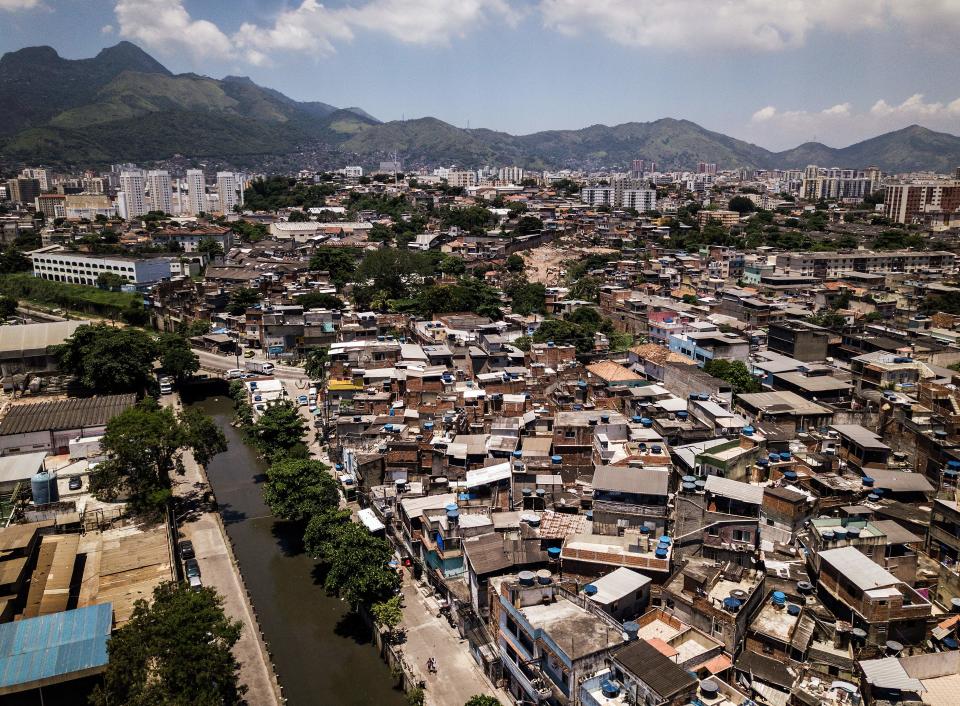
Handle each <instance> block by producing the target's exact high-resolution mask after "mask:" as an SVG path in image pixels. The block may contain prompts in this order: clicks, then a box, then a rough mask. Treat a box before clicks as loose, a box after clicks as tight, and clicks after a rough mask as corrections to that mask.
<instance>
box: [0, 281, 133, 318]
mask: <svg viewBox="0 0 960 706" xmlns="http://www.w3.org/2000/svg"><path fill="white" fill-rule="evenodd" d="M0 294H3V295H6V296H8V297H13V298H14V299H17V300H21V299H25V300H28V301H31V302H36V303H38V304H46V305H48V306H56V307H59V308H61V309H70V310H71V311H79V312H84V313H90V314H98V315H100V316H106V317H110V318H120V316H121V314H122V313H123V312H124V311H129V310H130V309H131V308H134V307H137V306H138V305H140V304H141V303H142V302H143V297H142V296H141V295H140V294H131V293H129V292H111V291H109V290H106V289H100V288H99V287H88V286H86V285H83V284H70V283H68V282H54V281H52V280H48V279H40V278H38V277H34V276H32V275H30V274H26V273H20V274H15V275H6V276H4V277H0Z"/></svg>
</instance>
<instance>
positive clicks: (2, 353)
mask: <svg viewBox="0 0 960 706" xmlns="http://www.w3.org/2000/svg"><path fill="white" fill-rule="evenodd" d="M89 323H90V322H89V321H52V322H49V323H43V324H24V325H22V326H2V327H0V358H19V357H20V356H23V355H25V354H31V355H36V354H38V353H43V352H44V351H46V350H47V348H49V347H50V346H56V345H59V344H61V343H63V342H64V341H65V340H67V339H68V338H70V336H72V335H73V333H74V331H76V330H77V329H78V328H80V327H81V326H84V325H87V324H89Z"/></svg>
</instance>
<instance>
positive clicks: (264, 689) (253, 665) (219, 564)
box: [161, 395, 280, 706]
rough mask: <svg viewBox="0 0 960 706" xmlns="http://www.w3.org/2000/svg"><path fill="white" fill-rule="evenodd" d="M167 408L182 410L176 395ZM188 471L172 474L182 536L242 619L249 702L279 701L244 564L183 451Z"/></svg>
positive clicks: (209, 581) (201, 476)
mask: <svg viewBox="0 0 960 706" xmlns="http://www.w3.org/2000/svg"><path fill="white" fill-rule="evenodd" d="M161 403H162V404H163V405H164V406H169V407H177V408H179V401H178V398H177V396H176V395H165V396H163V397H162V398H161ZM183 467H184V471H185V473H184V475H183V476H177V477H175V478H174V481H173V482H174V488H173V492H174V495H176V496H177V497H179V498H181V502H182V504H181V508H184V509H181V510H179V512H181V513H183V514H181V515H180V516H179V517H178V518H177V519H178V525H179V526H178V529H179V532H180V536H181V537H182V538H184V539H189V540H190V541H192V542H193V548H194V552H195V554H196V557H197V563H198V564H199V565H200V575H201V580H202V581H203V585H204V586H210V587H211V588H214V589H216V591H217V593H219V594H220V595H221V596H223V607H224V610H225V612H226V614H227V615H228V616H230V617H231V618H234V619H238V620H240V621H241V622H242V623H243V630H242V631H241V632H240V639H239V640H238V641H237V644H236V645H234V648H233V653H234V656H236V658H237V661H238V662H239V663H240V682H241V683H243V684H246V685H247V688H248V691H247V695H246V700H247V703H249V704H251V706H254V705H256V706H260V704H263V705H264V706H266V705H267V704H279V703H280V698H279V687H278V685H277V680H276V676H275V675H274V673H273V669H272V667H271V666H270V659H269V657H268V656H267V649H266V645H264V643H263V640H262V639H261V637H260V626H259V624H258V622H257V617H256V615H255V614H254V612H253V606H252V605H251V604H250V600H249V597H248V596H247V591H246V587H245V586H244V585H243V578H242V577H241V575H240V568H239V567H238V566H237V563H236V560H235V559H234V557H233V552H232V551H231V549H230V547H229V546H228V540H227V536H226V532H225V531H224V528H223V525H222V523H221V521H220V517H219V516H218V514H217V513H216V512H211V511H209V509H208V508H207V506H206V505H205V504H203V503H202V502H200V500H201V497H202V495H203V492H204V490H206V489H208V488H209V484H208V483H207V477H206V473H204V471H203V469H202V468H201V467H200V465H199V464H198V463H197V462H196V461H195V460H194V458H193V454H192V453H190V451H186V452H185V453H184V454H183Z"/></svg>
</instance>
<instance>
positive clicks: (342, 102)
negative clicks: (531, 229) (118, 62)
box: [0, 0, 960, 149]
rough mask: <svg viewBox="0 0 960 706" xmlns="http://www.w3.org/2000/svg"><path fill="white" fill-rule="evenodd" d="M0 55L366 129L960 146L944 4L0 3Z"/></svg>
mask: <svg viewBox="0 0 960 706" xmlns="http://www.w3.org/2000/svg"><path fill="white" fill-rule="evenodd" d="M0 22H3V24H4V26H5V30H4V31H3V32H2V33H0V51H2V52H7V51H14V50H16V49H20V48H22V47H24V46H32V45H40V44H48V45H50V46H53V47H54V48H55V49H57V51H58V52H60V53H61V54H62V55H63V56H65V57H68V58H83V57H88V56H93V55H95V54H96V53H97V52H98V51H99V50H100V49H101V48H102V47H104V46H109V45H111V44H114V43H116V42H117V41H119V40H121V39H127V40H130V41H132V42H134V43H136V44H138V45H139V46H141V47H142V48H143V49H144V50H146V51H148V52H150V53H151V54H152V55H153V56H155V57H156V58H157V59H158V60H159V61H161V62H163V63H164V64H165V65H166V66H167V67H168V68H169V69H170V70H172V71H174V72H177V73H181V72H189V71H192V72H196V73H201V74H207V75H210V76H214V77H218V78H219V77H222V76H224V75H228V74H234V75H248V76H250V77H251V78H252V79H253V80H254V81H256V82H257V83H260V84H261V85H264V86H268V87H270V88H275V89H277V90H279V91H282V92H284V93H285V94H287V95H289V96H290V97H292V98H295V99H297V100H319V101H323V102H327V103H331V104H334V105H337V106H341V107H347V106H359V107H361V108H363V109H364V110H367V111H368V112H370V113H371V114H373V115H374V116H376V117H377V118H379V119H381V120H385V121H386V120H398V119H401V118H404V117H405V118H408V119H409V118H415V117H423V116H427V115H430V116H434V117H437V118H440V119H442V120H445V121H447V122H450V123H452V124H454V125H457V126H460V127H467V126H468V125H469V126H470V127H486V128H490V129H494V130H503V131H506V132H510V133H513V134H524V133H530V132H536V131H540V130H548V129H575V128H580V127H585V126H587V125H591V124H596V123H605V124H608V125H613V124H618V123H623V122H630V121H649V120H655V119H657V118H661V117H676V118H686V119H689V120H693V121H695V122H697V123H699V124H701V125H703V126H705V127H707V128H708V129H711V130H716V131H718V132H722V133H725V134H728V135H731V136H734V137H738V138H740V139H745V140H748V141H750V142H754V143H756V144H759V145H761V146H763V147H766V148H769V149H785V148H789V147H794V146H796V145H797V144H800V143H802V142H806V141H812V140H816V141H819V142H823V143H824V144H827V145H829V146H832V147H843V146H846V145H848V144H851V143H853V142H857V141H859V140H862V139H865V138H869V137H873V136H875V135H877V134H880V133H883V132H887V131H890V130H896V129H899V128H902V127H906V126H907V125H910V124H913V123H918V124H921V125H924V126H925V127H929V128H931V129H934V130H941V131H945V132H951V133H953V134H960V76H957V75H956V72H955V70H954V67H955V65H956V60H957V53H958V52H957V50H956V48H955V46H954V45H953V43H952V42H951V41H950V39H949V38H950V37H952V36H956V33H957V31H958V30H960V3H948V2H918V3H898V2H896V1H895V0H883V1H881V2H875V3H871V4H869V6H866V7H865V6H864V3H862V2H858V1H855V0H833V1H832V2H827V1H826V0H822V1H821V0H810V1H809V2H792V3H791V2H767V1H765V0H728V1H727V2H707V1H705V0H690V1H689V2H685V3H683V4H682V5H678V4H674V3H663V2H652V1H650V0H605V1H604V2H599V1H598V2H592V3H583V2H578V1H577V0H541V1H539V2H538V1H536V0H528V1H526V2H520V1H509V0H458V1H457V2H455V3H450V2H443V1H442V0H419V1H418V2H412V1H408V0H347V1H345V2H330V3H328V4H327V5H321V4H319V3H318V2H316V1H315V0H300V1H298V0H293V1H292V2H282V1H281V0H265V1H256V0H232V1H231V2H226V1H225V0H208V1H205V2H199V1H193V0H91V1H90V2H87V3H83V4H82V5H80V4H78V3H76V2H75V1H74V0H0Z"/></svg>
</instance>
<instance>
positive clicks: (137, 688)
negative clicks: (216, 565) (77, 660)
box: [90, 583, 247, 706]
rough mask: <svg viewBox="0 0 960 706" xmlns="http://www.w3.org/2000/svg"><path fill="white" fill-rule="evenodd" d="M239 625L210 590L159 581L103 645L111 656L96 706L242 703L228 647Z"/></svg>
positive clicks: (226, 705) (94, 698)
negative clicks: (126, 620)
mask: <svg viewBox="0 0 960 706" xmlns="http://www.w3.org/2000/svg"><path fill="white" fill-rule="evenodd" d="M241 628H242V623H240V621H234V620H230V619H229V618H228V617H227V615H226V614H225V612H224V609H223V599H222V598H221V597H220V596H219V595H217V593H216V592H215V591H214V590H213V589H211V588H202V589H200V590H199V591H193V590H190V589H189V588H188V587H187V586H185V585H183V584H179V585H178V584H175V583H163V584H160V585H159V586H157V587H156V588H155V589H154V591H153V601H152V602H151V603H147V601H145V600H143V599H140V600H138V601H137V602H136V603H135V604H134V610H133V614H132V615H131V617H130V620H129V621H128V622H127V623H126V624H125V625H124V626H123V627H121V628H120V629H119V630H116V631H115V632H114V633H113V635H112V636H111V637H110V641H109V642H108V643H107V652H108V654H109V657H110V661H109V664H108V665H107V670H106V672H105V673H104V675H103V682H102V683H101V684H98V685H97V687H96V689H95V690H94V692H93V694H92V696H91V698H90V703H91V704H93V706H115V705H116V704H124V705H125V706H185V705H186V704H191V705H192V706H239V705H240V704H242V703H244V699H243V696H244V694H245V693H246V691H247V687H246V686H245V685H243V684H241V683H240V679H239V675H240V664H239V662H237V659H236V657H235V656H234V654H233V652H232V649H233V646H234V645H235V644H236V643H237V640H239V639H240V632H241Z"/></svg>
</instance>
